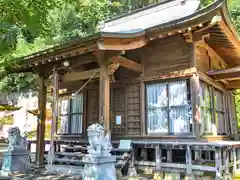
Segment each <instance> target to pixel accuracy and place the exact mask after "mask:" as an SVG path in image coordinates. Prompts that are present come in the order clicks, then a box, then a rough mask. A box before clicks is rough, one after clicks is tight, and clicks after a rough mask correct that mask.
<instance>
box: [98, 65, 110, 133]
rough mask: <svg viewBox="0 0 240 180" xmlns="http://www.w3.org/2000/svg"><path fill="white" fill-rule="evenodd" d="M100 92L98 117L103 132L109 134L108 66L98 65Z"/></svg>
mask: <svg viewBox="0 0 240 180" xmlns="http://www.w3.org/2000/svg"><path fill="white" fill-rule="evenodd" d="M99 86H100V94H99V100H100V101H99V102H100V103H99V108H100V109H99V117H100V119H101V120H103V126H104V129H105V133H109V135H110V116H109V111H110V108H109V106H110V105H109V104H110V99H109V96H110V88H109V77H108V66H106V65H104V64H103V65H101V66H100V85H99Z"/></svg>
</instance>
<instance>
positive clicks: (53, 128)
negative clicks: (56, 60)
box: [50, 67, 58, 161]
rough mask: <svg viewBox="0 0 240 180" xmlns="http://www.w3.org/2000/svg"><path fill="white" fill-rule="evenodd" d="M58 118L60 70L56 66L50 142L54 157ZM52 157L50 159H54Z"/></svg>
mask: <svg viewBox="0 0 240 180" xmlns="http://www.w3.org/2000/svg"><path fill="white" fill-rule="evenodd" d="M57 120H58V72H57V71H56V69H55V67H54V69H53V99H52V123H51V142H50V151H51V152H50V153H51V156H52V158H54V154H55V151H56V146H55V143H54V138H55V134H56V126H57ZM53 160H54V159H51V160H50V161H53Z"/></svg>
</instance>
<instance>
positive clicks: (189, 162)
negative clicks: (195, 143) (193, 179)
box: [186, 145, 192, 175]
mask: <svg viewBox="0 0 240 180" xmlns="http://www.w3.org/2000/svg"><path fill="white" fill-rule="evenodd" d="M186 167H187V174H188V175H192V151H191V148H190V146H189V145H187V149H186Z"/></svg>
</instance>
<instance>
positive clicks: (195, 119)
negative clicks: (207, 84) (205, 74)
mask: <svg viewBox="0 0 240 180" xmlns="http://www.w3.org/2000/svg"><path fill="white" fill-rule="evenodd" d="M190 83H191V101H192V124H193V131H194V134H195V136H196V138H197V139H199V138H200V135H201V130H200V129H201V127H200V125H201V123H200V122H201V107H200V81H199V76H198V75H197V74H194V75H193V76H192V78H191V81H190Z"/></svg>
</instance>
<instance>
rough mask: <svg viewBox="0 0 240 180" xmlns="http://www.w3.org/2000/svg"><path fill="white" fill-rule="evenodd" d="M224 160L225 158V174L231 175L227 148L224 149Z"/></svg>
mask: <svg viewBox="0 0 240 180" xmlns="http://www.w3.org/2000/svg"><path fill="white" fill-rule="evenodd" d="M223 158H224V165H225V173H226V174H228V173H229V152H228V149H227V148H224V149H223Z"/></svg>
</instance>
